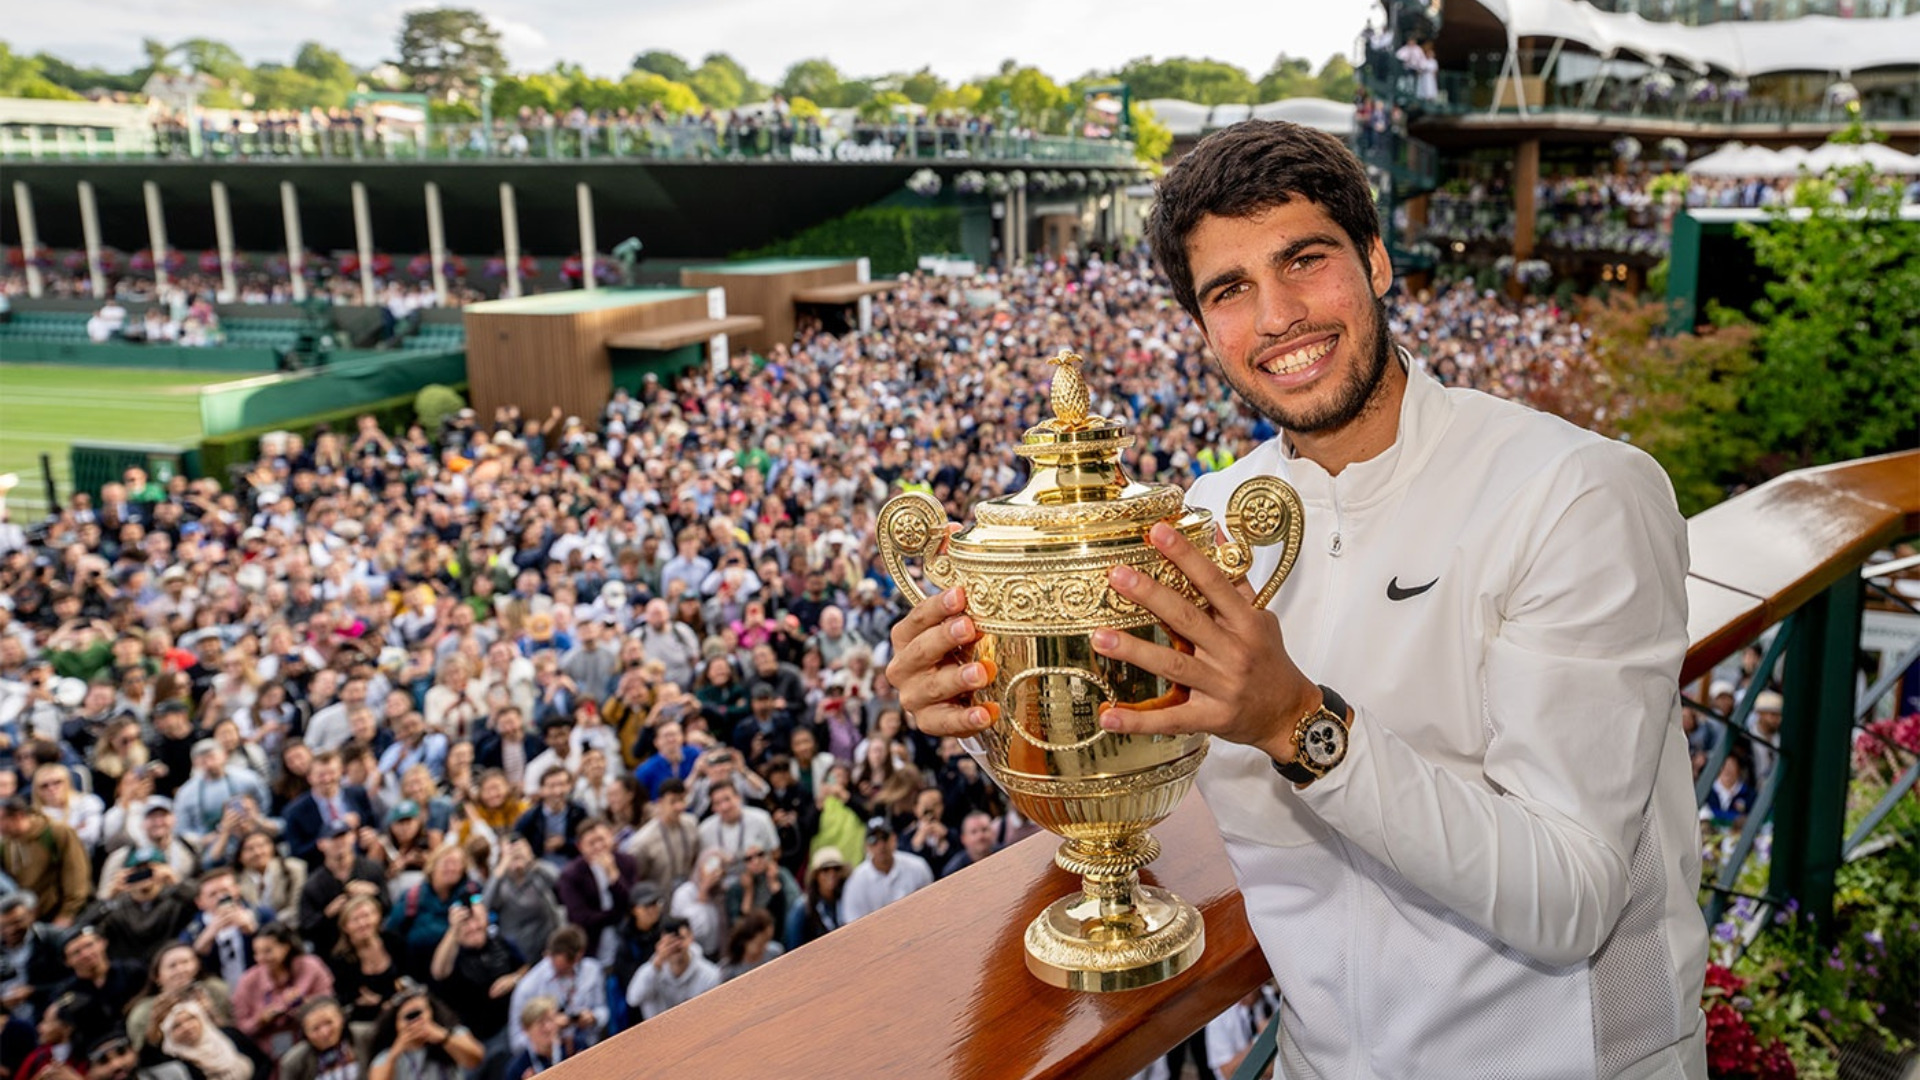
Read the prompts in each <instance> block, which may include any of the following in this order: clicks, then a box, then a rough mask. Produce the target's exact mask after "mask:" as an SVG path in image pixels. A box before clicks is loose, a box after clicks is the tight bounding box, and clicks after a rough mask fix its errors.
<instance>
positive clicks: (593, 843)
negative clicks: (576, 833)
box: [580, 828, 613, 859]
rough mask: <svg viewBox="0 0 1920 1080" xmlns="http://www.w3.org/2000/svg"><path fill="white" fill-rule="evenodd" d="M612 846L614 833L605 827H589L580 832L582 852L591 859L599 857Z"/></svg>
mask: <svg viewBox="0 0 1920 1080" xmlns="http://www.w3.org/2000/svg"><path fill="white" fill-rule="evenodd" d="M612 848H613V834H612V833H609V832H608V831H607V830H605V829H602V828H594V829H588V830H587V831H586V832H584V833H581V834H580V854H582V855H584V856H586V857H587V858H589V859H597V858H599V857H600V856H602V855H605V854H606V853H607V852H608V851H610V850H612Z"/></svg>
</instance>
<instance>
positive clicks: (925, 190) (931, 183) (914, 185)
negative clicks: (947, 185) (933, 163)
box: [907, 169, 941, 199]
mask: <svg viewBox="0 0 1920 1080" xmlns="http://www.w3.org/2000/svg"><path fill="white" fill-rule="evenodd" d="M940 184H941V181H940V174H939V173H937V172H934V171H933V170H932V169H921V170H920V171H918V172H916V173H914V174H913V175H912V176H909V177H907V190H908V191H911V192H913V193H914V194H915V195H918V196H920V197H921V198H923V199H930V198H932V197H934V196H935V195H938V194H940Z"/></svg>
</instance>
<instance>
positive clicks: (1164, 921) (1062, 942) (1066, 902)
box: [1027, 884, 1207, 992]
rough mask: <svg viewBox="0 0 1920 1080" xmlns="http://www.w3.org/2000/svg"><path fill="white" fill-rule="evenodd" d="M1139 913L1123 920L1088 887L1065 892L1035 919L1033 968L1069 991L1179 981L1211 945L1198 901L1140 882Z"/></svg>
mask: <svg viewBox="0 0 1920 1080" xmlns="http://www.w3.org/2000/svg"><path fill="white" fill-rule="evenodd" d="M1133 894H1134V895H1133V904H1132V908H1133V910H1132V912H1131V913H1130V914H1129V915H1128V916H1127V917H1126V919H1125V920H1123V921H1119V922H1115V921H1112V920H1108V919H1103V918H1101V916H1100V901H1099V900H1097V899H1095V898H1093V897H1089V896H1087V895H1086V894H1085V893H1075V894H1074V895H1072V896H1067V897H1063V898H1061V899H1059V900H1056V901H1054V902H1053V903H1052V904H1049V905H1048V906H1047V909H1046V910H1045V911H1043V912H1041V913H1040V915H1039V916H1038V917H1037V918H1035V919H1034V920H1033V922H1031V923H1029V924H1027V970H1028V971H1031V972H1033V974H1034V976H1035V977H1037V978H1038V979H1039V980H1040V981H1041V982H1044V983H1047V984H1049V985H1052V986H1058V987H1060V988H1062V989H1065V990H1092V991H1099V992H1105V991H1112V990H1137V989H1139V988H1140V987H1143V986H1152V985H1153V984H1154V983H1157V982H1161V981H1163V980H1166V979H1171V978H1173V977H1174V976H1175V975H1178V974H1180V973H1181V972H1183V971H1185V970H1187V969H1188V968H1190V967H1192V966H1193V962H1194V961H1195V960H1198V959H1200V954H1201V953H1202V952H1204V951H1205V950H1206V947H1207V934H1206V923H1205V922H1204V921H1202V919H1201V918H1200V911H1199V909H1198V908H1195V907H1194V906H1193V905H1192V904H1189V903H1187V902H1186V901H1185V900H1182V899H1180V898H1179V897H1177V896H1175V895H1173V894H1172V893H1170V892H1168V891H1167V890H1165V889H1160V888H1155V887H1154V886H1152V885H1140V884H1135V885H1134V886H1133Z"/></svg>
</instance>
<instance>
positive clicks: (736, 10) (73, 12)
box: [0, 0, 1377, 83]
mask: <svg viewBox="0 0 1920 1080" xmlns="http://www.w3.org/2000/svg"><path fill="white" fill-rule="evenodd" d="M453 4H460V5H462V6H470V7H475V8H478V9H479V10H480V11H481V12H483V13H484V14H486V15H487V17H488V18H489V19H490V20H491V21H492V22H493V24H494V25H495V26H497V27H498V28H499V29H500V31H501V36H502V41H503V44H504V46H505V49H506V53H507V61H508V63H509V64H510V65H511V66H512V67H513V68H514V69H515V70H517V71H524V70H533V69H545V68H550V67H552V66H553V64H554V63H555V62H556V61H560V60H566V61H569V62H573V63H579V64H581V65H583V66H585V67H586V68H587V70H588V71H590V72H592V73H594V74H599V75H618V74H619V73H621V72H624V71H625V70H627V68H628V66H629V65H630V64H631V62H632V59H633V57H634V56H635V55H636V54H638V53H640V52H644V51H646V50H648V49H668V50H671V51H673V52H677V53H679V54H681V55H682V56H685V57H687V58H688V59H689V60H692V61H693V62H695V63H698V61H699V58H700V57H702V56H704V55H706V54H707V53H709V52H716V51H723V52H728V53H731V54H732V55H733V57H734V58H735V59H736V60H739V61H740V62H741V63H742V64H744V65H746V68H747V71H748V72H749V73H751V74H752V75H753V76H754V78H756V79H759V80H760V81H762V82H768V83H773V82H778V81H779V79H780V76H781V74H782V73H783V72H785V71H786V69H787V67H788V65H790V64H792V63H794V62H795V61H797V60H804V59H809V58H813V57H825V58H826V59H828V60H830V61H832V62H833V63H834V64H835V65H836V66H838V67H839V68H840V70H841V73H842V74H843V75H846V76H847V77H850V78H856V77H868V76H875V75H882V74H886V73H888V72H894V71H914V70H917V69H919V68H920V67H922V66H929V67H931V68H932V69H933V70H934V72H935V73H936V74H938V75H940V76H942V77H943V78H945V79H947V80H948V81H949V82H959V81H963V80H966V79H970V78H975V77H978V76H982V75H986V74H990V73H991V72H993V71H995V70H997V69H998V68H999V66H1000V62H1001V61H1002V60H1005V59H1007V58H1009V57H1011V58H1013V59H1016V60H1018V61H1020V62H1021V63H1022V64H1033V65H1035V66H1037V67H1039V68H1040V69H1041V70H1042V71H1044V72H1046V73H1047V74H1049V75H1051V76H1053V77H1055V78H1056V79H1061V80H1066V79H1071V78H1075V77H1077V76H1079V75H1081V74H1083V73H1085V72H1087V71H1090V70H1095V69H1112V68H1116V67H1119V66H1120V65H1121V64H1124V63H1126V62H1127V61H1128V60H1131V59H1133V58H1135V57H1139V56H1152V57H1155V58H1157V59H1165V58H1167V57H1173V56H1189V57H1195V58H1202V57H1204V58H1208V59H1214V60H1222V61H1225V62H1227V63H1231V64H1236V65H1238V66H1240V67H1242V68H1245V69H1246V70H1247V71H1248V73H1249V74H1251V75H1252V76H1253V77H1254V78H1256V79H1257V78H1259V77H1260V76H1261V75H1262V74H1263V73H1265V72H1266V71H1267V69H1268V68H1270V67H1271V66H1272V64H1273V61H1274V59H1275V58H1276V57H1277V56H1279V55H1280V54H1282V53H1285V54H1287V55H1290V56H1297V57H1305V58H1307V59H1308V60H1310V61H1312V63H1313V65H1314V68H1315V69H1316V70H1317V69H1318V68H1319V66H1320V65H1321V64H1322V63H1323V62H1325V61H1326V59H1327V57H1329V56H1331V55H1333V54H1335V53H1343V54H1349V55H1350V54H1351V51H1352V46H1353V41H1354V38H1355V36H1356V35H1358V34H1359V32H1360V31H1361V29H1362V28H1363V27H1364V25H1365V24H1366V21H1367V16H1368V14H1369V12H1370V11H1371V10H1372V9H1373V8H1374V7H1376V6H1377V5H1375V4H1372V3H1369V0H1265V2H1264V3H1262V2H1249V0H1216V2H1214V3H1211V4H1206V5H1203V6H1202V7H1199V8H1188V7H1187V6H1186V5H1185V4H1182V3H1178V2H1168V0H1158V2H1155V3H1143V2H1139V0H1113V2H1101V0H965V2H962V3H952V2H950V0H949V2H944V3H941V2H935V3H929V2H925V0H921V2H905V3H902V2H898V0H568V2H565V3H534V2H531V0H452V3H451V4H450V5H449V6H453ZM426 6H433V5H425V4H413V5H396V4H393V3H391V0H269V2H268V3H265V4H257V5H247V4H242V3H238V2H236V0H139V2H135V0H59V2H57V3H48V2H40V3H30V2H26V0H22V2H20V3H16V4H12V5H10V7H11V11H10V12H9V14H8V17H7V19H6V22H5V25H4V26H0V38H4V39H5V40H6V41H7V42H8V43H9V44H10V45H11V46H12V47H13V49H14V51H15V52H21V53H29V54H31V53H36V52H48V53H52V54H53V55H55V56H59V57H62V58H64V59H66V60H68V61H71V62H73V63H76V64H80V65H82V66H85V65H91V64H97V65H100V66H102V67H106V68H109V69H115V70H121V69H127V68H131V67H134V66H137V65H138V64H140V63H142V62H143V54H142V53H141V50H140V40H141V39H142V38H145V37H153V38H158V39H159V40H162V41H170V42H171V41H181V40H185V39H189V38H195V37H205V38H211V39H214V40H217V41H225V42H226V43H227V44H229V45H232V46H233V47H234V48H235V49H237V50H239V52H240V54H241V56H243V57H245V58H246V60H247V62H248V63H259V62H261V61H267V60H273V61H279V62H283V63H284V62H288V61H291V60H292V59H293V53H294V50H295V49H296V48H297V47H298V45H299V43H300V42H302V41H307V40H315V41H319V42H321V43H322V44H324V45H327V46H329V47H330V48H333V49H334V50H336V51H338V52H339V53H340V54H341V55H343V56H345V57H346V58H347V60H348V61H350V62H352V63H354V64H355V65H359V66H371V65H373V64H375V63H378V62H380V61H382V60H389V59H392V58H393V55H394V51H395V50H394V39H395V38H396V37H397V35H398V33H399V29H400V17H401V12H402V11H404V10H407V9H408V8H411V7H426ZM106 28H111V32H110V33H102V31H103V29H106Z"/></svg>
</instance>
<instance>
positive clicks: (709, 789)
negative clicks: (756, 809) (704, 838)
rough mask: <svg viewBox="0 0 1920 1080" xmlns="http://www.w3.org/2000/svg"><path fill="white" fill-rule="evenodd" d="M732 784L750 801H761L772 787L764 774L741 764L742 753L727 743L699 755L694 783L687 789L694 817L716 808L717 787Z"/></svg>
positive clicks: (702, 815)
mask: <svg viewBox="0 0 1920 1080" xmlns="http://www.w3.org/2000/svg"><path fill="white" fill-rule="evenodd" d="M723 787H730V788H732V789H733V790H735V791H737V792H739V793H740V797H741V798H742V799H744V800H746V801H748V802H758V801H760V800H761V799H764V798H766V797H767V795H768V794H769V793H770V792H771V791H772V790H773V789H772V785H770V784H768V783H767V780H766V778H765V777H763V776H761V775H760V774H759V773H757V772H754V771H753V770H752V769H747V768H743V767H741V764H740V754H739V753H738V752H737V751H734V750H730V749H728V748H726V747H724V746H722V747H715V748H713V749H711V750H708V751H707V752H706V753H703V754H701V755H700V760H699V762H698V763H696V764H695V765H694V767H693V784H692V785H691V786H690V787H689V788H688V789H687V809H688V810H690V811H692V812H693V815H694V816H695V817H705V816H706V815H707V814H708V813H709V812H710V811H711V810H712V809H713V792H714V790H715V789H716V788H723Z"/></svg>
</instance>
